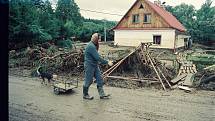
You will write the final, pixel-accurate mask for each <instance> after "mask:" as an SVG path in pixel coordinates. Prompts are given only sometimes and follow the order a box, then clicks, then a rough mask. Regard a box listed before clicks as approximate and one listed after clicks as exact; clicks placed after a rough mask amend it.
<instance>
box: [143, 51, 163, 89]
mask: <svg viewBox="0 0 215 121" xmlns="http://www.w3.org/2000/svg"><path fill="white" fill-rule="evenodd" d="M146 55H147V56H148V59H149V61H150V63H151V65H152V67H153V69H154V71H155V73H156V74H157V77H158V79H159V81H160V83H161V84H162V87H163V89H164V90H165V91H166V87H165V86H164V84H163V82H162V79H161V77H160V75H159V73H158V72H157V70H156V68H155V66H154V63H153V62H152V60H151V58H150V56H149V53H148V52H146Z"/></svg>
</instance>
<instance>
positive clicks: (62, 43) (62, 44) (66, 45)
mask: <svg viewBox="0 0 215 121" xmlns="http://www.w3.org/2000/svg"><path fill="white" fill-rule="evenodd" d="M72 44H73V43H72V41H71V40H69V39H67V40H63V41H58V42H57V45H58V46H59V47H63V48H72Z"/></svg>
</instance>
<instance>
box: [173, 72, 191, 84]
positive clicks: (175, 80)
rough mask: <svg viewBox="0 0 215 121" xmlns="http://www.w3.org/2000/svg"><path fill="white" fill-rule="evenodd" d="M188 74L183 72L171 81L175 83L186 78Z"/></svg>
mask: <svg viewBox="0 0 215 121" xmlns="http://www.w3.org/2000/svg"><path fill="white" fill-rule="evenodd" d="M186 76H187V74H182V75H179V76H177V77H176V78H174V79H172V80H171V81H170V82H172V83H173V84H175V83H177V82H178V81H180V80H182V79H184V78H185V77H186Z"/></svg>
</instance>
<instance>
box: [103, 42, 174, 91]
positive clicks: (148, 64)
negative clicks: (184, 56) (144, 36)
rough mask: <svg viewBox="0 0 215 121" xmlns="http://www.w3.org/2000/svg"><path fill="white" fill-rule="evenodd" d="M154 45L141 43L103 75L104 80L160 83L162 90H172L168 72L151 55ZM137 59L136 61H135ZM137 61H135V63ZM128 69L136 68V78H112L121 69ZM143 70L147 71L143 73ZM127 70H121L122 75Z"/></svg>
mask: <svg viewBox="0 0 215 121" xmlns="http://www.w3.org/2000/svg"><path fill="white" fill-rule="evenodd" d="M150 45H152V43H141V44H140V45H139V46H138V47H137V48H136V49H135V50H134V51H132V52H131V53H129V54H128V55H127V56H126V57H124V58H122V59H121V60H120V61H118V62H117V63H115V64H114V65H113V66H112V67H110V68H109V69H108V70H106V71H105V72H104V73H103V78H104V79H105V78H111V79H122V80H123V79H124V80H130V81H139V82H149V83H154V82H157V83H160V84H161V86H162V88H163V89H164V90H166V89H167V88H170V89H171V88H172V86H171V84H170V83H169V77H170V76H168V74H169V72H168V70H167V69H166V68H165V67H164V66H163V65H162V64H161V63H160V62H159V61H158V60H156V59H155V58H152V56H151V54H150V53H149V51H148V50H149V46H150ZM133 58H135V59H133ZM134 60H135V61H134ZM126 67H133V68H134V67H136V68H135V69H133V71H134V72H136V75H137V76H136V77H135V76H134V77H128V75H127V74H126V77H123V76H121V75H120V76H118V75H117V76H116V75H115V76H111V74H113V73H114V72H115V73H116V72H117V70H118V71H119V70H120V68H126ZM141 70H145V71H142V72H141ZM125 71H126V70H125V69H124V70H121V71H120V72H122V75H123V74H124V73H123V72H125Z"/></svg>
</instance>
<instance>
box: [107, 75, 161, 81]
mask: <svg viewBox="0 0 215 121" xmlns="http://www.w3.org/2000/svg"><path fill="white" fill-rule="evenodd" d="M106 78H113V79H123V80H132V81H141V82H148V80H150V81H152V82H158V79H154V78H135V77H121V76H106Z"/></svg>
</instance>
